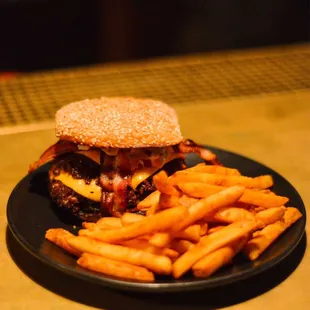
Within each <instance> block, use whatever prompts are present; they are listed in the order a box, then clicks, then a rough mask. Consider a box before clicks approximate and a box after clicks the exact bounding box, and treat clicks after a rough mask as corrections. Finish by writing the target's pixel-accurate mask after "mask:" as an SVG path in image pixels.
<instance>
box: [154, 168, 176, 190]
mask: <svg viewBox="0 0 310 310" xmlns="http://www.w3.org/2000/svg"><path fill="white" fill-rule="evenodd" d="M153 182H154V185H155V187H156V188H157V189H158V190H159V191H160V192H161V193H164V194H167V195H172V196H179V192H178V191H177V189H176V188H175V187H174V186H173V185H172V184H171V183H170V182H169V179H168V175H167V173H166V172H165V171H164V170H161V171H160V172H159V173H157V174H155V175H154V176H153Z"/></svg>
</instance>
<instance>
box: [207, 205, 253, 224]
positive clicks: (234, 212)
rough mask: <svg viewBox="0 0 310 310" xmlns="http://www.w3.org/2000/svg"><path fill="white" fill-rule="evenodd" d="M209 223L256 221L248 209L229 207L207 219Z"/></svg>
mask: <svg viewBox="0 0 310 310" xmlns="http://www.w3.org/2000/svg"><path fill="white" fill-rule="evenodd" d="M205 220H206V221H207V222H208V221H210V222H220V223H228V224H230V223H233V222H238V221H243V220H252V221H254V220H255V216H254V215H253V214H252V213H251V212H250V211H248V210H246V209H241V208H234V207H227V208H221V209H220V210H218V211H217V212H216V213H214V214H211V215H208V216H207V217H205Z"/></svg>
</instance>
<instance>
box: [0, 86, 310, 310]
mask: <svg viewBox="0 0 310 310" xmlns="http://www.w3.org/2000/svg"><path fill="white" fill-rule="evenodd" d="M173 107H174V108H175V109H176V111H177V113H178V115H179V120H180V125H181V128H182V131H183V135H184V136H185V137H190V138H191V139H193V140H195V141H197V142H200V143H206V144H209V145H213V146H216V147H220V148H224V149H227V150H230V151H234V152H237V153H240V154H242V155H245V156H248V157H251V158H253V159H255V160H258V161H260V162H261V163H263V164H265V165H267V166H269V167H271V168H273V169H274V170H276V171H278V172H279V173H280V174H281V175H283V176H284V177H285V178H286V179H288V180H289V181H290V182H291V183H292V184H293V185H294V186H295V188H296V189H297V191H298V192H299V193H300V195H301V196H302V199H303V200H304V203H305V205H306V207H307V205H309V203H310V191H309V175H310V166H309V165H308V160H309V155H310V91H309V90H303V91H295V92H292V91H290V92H281V93H274V94H265V95H254V96H246V97H238V98H235V99H233V98H228V99H227V98H226V99H225V100H220V99H217V100H214V101H208V104H206V102H204V101H201V102H200V101H195V103H188V104H185V105H184V104H182V105H178V104H173ZM52 127H53V122H48V123H47V125H46V124H45V125H42V126H41V127H40V126H36V125H34V127H33V128H35V129H33V130H32V131H28V130H29V128H28V129H27V130H25V132H21V131H23V130H18V131H19V132H18V133H14V129H12V130H11V131H9V132H3V133H2V135H0V145H1V146H2V155H1V159H2V160H1V162H0V183H1V186H0V202H1V205H2V208H1V209H0V273H1V281H0V308H1V309H41V308H44V309H46V310H49V309H65V308H66V309H67V308H68V309H72V310H73V309H91V308H94V307H95V308H96V307H97V308H103V309H131V308H133V309H146V308H148V309H158V308H160V309H205V308H206V307H207V306H209V307H215V308H217V307H224V308H226V307H227V309H241V310H243V309H263V308H265V309H269V308H270V309H277V310H281V309H292V308H294V309H296V310H297V309H307V306H308V305H309V304H310V294H309V287H308V281H309V278H310V254H309V250H308V249H306V244H307V240H306V238H305V237H304V238H303V240H302V242H301V243H300V245H299V246H298V247H297V248H296V250H295V251H294V252H293V253H292V254H291V255H290V256H289V257H288V258H287V259H286V260H285V261H284V262H283V263H281V264H280V265H278V266H277V267H276V268H273V270H271V271H270V272H268V273H265V274H263V275H260V276H257V277H254V278H252V279H249V280H247V281H245V282H242V283H239V284H236V285H234V286H231V287H229V288H223V289H216V290H212V291H210V292H205V293H203V294H201V293H197V294H196V293H192V294H191V295H189V296H188V295H187V296H182V297H180V300H178V298H179V297H178V296H174V297H173V296H172V297H171V296H166V297H163V296H161V297H159V296H155V297H154V296H151V295H145V296H143V295H141V294H140V295H139V294H132V293H120V292H116V291H110V290H108V289H103V288H100V287H97V286H95V285H92V284H89V283H86V282H83V281H81V280H72V279H71V278H70V277H68V276H66V275H64V274H61V273H60V272H58V271H53V270H51V269H50V268H49V267H46V266H45V265H43V264H42V263H40V262H38V261H36V259H34V258H33V257H32V256H31V255H29V254H28V253H26V252H25V250H24V249H23V248H22V247H21V246H20V245H19V244H18V243H17V242H16V241H15V239H14V238H13V237H12V235H11V234H10V232H9V230H8V228H7V220H6V202H7V199H8V197H9V194H10V192H11V191H12V189H13V188H14V186H15V185H16V183H17V182H18V181H19V180H20V179H21V178H22V177H23V176H24V175H25V174H26V172H27V167H28V165H29V163H31V162H33V161H35V160H36V159H37V158H38V156H39V155H40V154H41V153H42V151H43V150H44V149H45V148H47V147H48V146H49V145H50V144H52V143H53V142H54V141H56V139H55V136H54V130H53V129H52ZM46 128H50V129H46ZM25 207H26V206H25ZM29 216H31V214H29ZM25 220H27V219H25ZM308 230H309V225H308V224H307V227H306V232H307V231H308ZM8 249H9V250H8Z"/></svg>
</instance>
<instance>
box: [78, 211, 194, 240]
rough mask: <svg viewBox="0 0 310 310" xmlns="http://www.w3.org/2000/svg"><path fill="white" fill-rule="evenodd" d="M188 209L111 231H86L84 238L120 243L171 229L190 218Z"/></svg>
mask: <svg viewBox="0 0 310 310" xmlns="http://www.w3.org/2000/svg"><path fill="white" fill-rule="evenodd" d="M188 213H189V212H188V209H187V208H186V207H183V206H182V207H175V208H170V209H166V210H164V211H162V212H160V213H156V214H154V215H153V216H150V217H147V218H145V219H143V220H142V221H138V222H135V223H132V224H131V225H128V226H125V227H122V228H118V229H111V230H100V231H98V230H85V231H84V234H83V235H84V236H88V237H92V238H96V239H98V240H101V241H105V242H111V243H115V242H119V241H122V240H129V239H132V238H135V237H139V236H142V235H147V234H150V233H155V232H159V231H163V230H165V229H169V228H170V227H172V226H174V225H175V224H176V223H178V222H180V221H181V220H183V219H184V218H186V217H187V216H188Z"/></svg>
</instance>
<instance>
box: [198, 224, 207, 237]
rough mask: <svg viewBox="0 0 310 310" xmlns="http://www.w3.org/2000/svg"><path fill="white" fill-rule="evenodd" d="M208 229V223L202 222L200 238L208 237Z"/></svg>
mask: <svg viewBox="0 0 310 310" xmlns="http://www.w3.org/2000/svg"><path fill="white" fill-rule="evenodd" d="M208 229H209V225H208V223H206V222H205V223H204V222H202V223H201V224H200V236H204V235H206V234H207V233H208Z"/></svg>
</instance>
